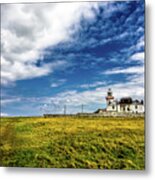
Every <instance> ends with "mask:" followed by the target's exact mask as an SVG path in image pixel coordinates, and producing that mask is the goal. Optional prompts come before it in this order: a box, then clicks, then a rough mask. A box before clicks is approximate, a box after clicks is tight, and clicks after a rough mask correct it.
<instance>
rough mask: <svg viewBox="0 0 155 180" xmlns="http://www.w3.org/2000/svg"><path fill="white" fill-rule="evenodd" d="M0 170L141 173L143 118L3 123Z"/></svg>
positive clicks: (33, 119)
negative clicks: (73, 169)
mask: <svg viewBox="0 0 155 180" xmlns="http://www.w3.org/2000/svg"><path fill="white" fill-rule="evenodd" d="M0 136H1V137H0V138H1V141H0V159H1V162H0V165H1V166H6V167H9V166H10V167H43V168H45V167H46V168H94V169H136V170H143V169H144V165H145V163H144V158H145V146H144V145H145V144H144V118H142V117H136V118H135V117H134V118H118V117H117V118H112V117H107V118H105V117H67V116H64V117H53V118H43V117H14V118H13V117H12V118H11V117H10V118H2V119H1V129H0Z"/></svg>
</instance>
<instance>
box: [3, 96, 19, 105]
mask: <svg viewBox="0 0 155 180" xmlns="http://www.w3.org/2000/svg"><path fill="white" fill-rule="evenodd" d="M19 101H21V98H20V97H11V98H3V99H1V105H2V106H4V105H7V104H10V103H14V102H19Z"/></svg>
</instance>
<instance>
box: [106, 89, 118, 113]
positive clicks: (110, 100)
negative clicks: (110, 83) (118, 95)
mask: <svg viewBox="0 0 155 180" xmlns="http://www.w3.org/2000/svg"><path fill="white" fill-rule="evenodd" d="M114 99H115V98H114V96H113V93H112V90H111V89H110V88H109V89H108V92H107V96H106V102H107V108H106V110H107V111H116V108H117V105H116V102H115V100H114Z"/></svg>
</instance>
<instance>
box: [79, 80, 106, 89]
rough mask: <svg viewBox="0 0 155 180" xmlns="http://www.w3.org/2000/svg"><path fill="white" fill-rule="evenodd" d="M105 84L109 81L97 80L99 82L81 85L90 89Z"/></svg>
mask: <svg viewBox="0 0 155 180" xmlns="http://www.w3.org/2000/svg"><path fill="white" fill-rule="evenodd" d="M105 84H107V82H103V81H97V82H94V83H90V84H82V85H80V86H79V87H80V88H86V89H88V88H94V87H98V86H103V85H105Z"/></svg>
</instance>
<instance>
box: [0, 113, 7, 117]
mask: <svg viewBox="0 0 155 180" xmlns="http://www.w3.org/2000/svg"><path fill="white" fill-rule="evenodd" d="M7 116H9V114H7V113H3V112H1V114H0V117H7Z"/></svg>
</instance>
